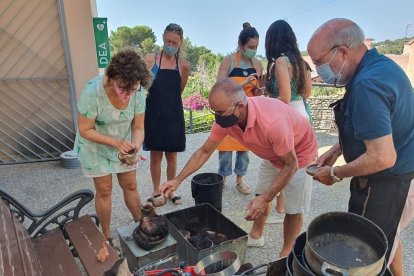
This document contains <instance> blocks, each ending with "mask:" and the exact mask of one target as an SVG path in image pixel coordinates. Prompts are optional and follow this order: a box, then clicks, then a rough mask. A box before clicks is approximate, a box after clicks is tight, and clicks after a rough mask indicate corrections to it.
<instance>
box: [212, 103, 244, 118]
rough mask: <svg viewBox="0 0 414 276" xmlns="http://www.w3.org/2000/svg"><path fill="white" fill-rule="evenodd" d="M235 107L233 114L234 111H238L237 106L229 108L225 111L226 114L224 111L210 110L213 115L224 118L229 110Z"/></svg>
mask: <svg viewBox="0 0 414 276" xmlns="http://www.w3.org/2000/svg"><path fill="white" fill-rule="evenodd" d="M233 106H234V109H233V112H232V113H234V111H236V107H237V104H232V105H231V106H230V107H229V109H227V110H226V111H224V112H222V111H214V110H211V109H210V112H211V114H213V115H214V116H224V114H226V113H227V112H229V110H230V109H232V108H233Z"/></svg>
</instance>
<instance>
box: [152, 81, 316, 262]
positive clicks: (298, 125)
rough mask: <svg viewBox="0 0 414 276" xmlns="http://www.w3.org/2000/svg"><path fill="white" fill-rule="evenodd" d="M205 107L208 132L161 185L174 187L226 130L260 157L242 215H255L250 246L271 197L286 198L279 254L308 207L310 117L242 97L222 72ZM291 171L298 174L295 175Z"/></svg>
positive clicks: (312, 142)
mask: <svg viewBox="0 0 414 276" xmlns="http://www.w3.org/2000/svg"><path fill="white" fill-rule="evenodd" d="M209 103H210V108H211V109H212V110H213V111H214V115H215V119H216V122H215V124H213V127H212V129H211V133H210V137H209V138H208V139H207V140H206V141H205V142H204V144H203V145H202V146H201V147H200V148H199V149H198V150H197V151H196V152H195V153H194V154H193V155H192V156H191V158H190V159H189V160H188V162H187V164H186V165H185V166H184V168H183V169H182V171H181V172H180V174H179V175H178V176H177V177H176V178H175V179H173V180H170V181H167V182H165V183H164V184H163V185H162V187H161V189H160V191H161V193H163V194H165V195H167V196H168V195H169V194H170V193H171V192H174V191H175V190H176V189H177V188H178V186H179V185H180V184H181V183H182V182H183V181H184V179H186V178H187V177H188V176H189V175H191V174H192V173H194V172H195V171H197V170H198V169H199V168H201V166H202V165H203V164H204V163H205V162H206V161H207V160H208V159H209V158H210V156H211V154H212V153H213V152H214V150H215V149H216V147H217V146H218V145H219V144H220V142H221V141H222V140H223V139H224V137H226V135H230V136H232V137H233V138H235V139H236V140H238V141H239V142H240V143H241V144H243V145H244V146H246V147H247V148H249V150H251V151H252V152H254V153H255V154H256V155H257V156H259V157H261V158H263V159H264V161H263V162H262V164H261V166H260V170H259V181H258V182H259V183H258V185H257V188H256V194H257V196H256V197H255V198H254V199H253V200H251V201H250V202H249V204H248V206H247V207H248V209H249V211H248V213H247V215H246V219H247V220H254V224H253V228H252V231H251V232H250V235H249V241H248V245H249V246H263V245H264V239H263V237H262V236H263V230H264V225H265V223H266V218H267V216H268V214H269V212H270V209H271V202H272V200H273V198H274V197H275V196H276V195H277V194H278V193H279V192H281V191H282V195H283V197H284V199H285V209H286V216H285V221H284V233H285V236H284V244H283V248H282V251H281V252H280V254H279V255H280V257H283V256H287V255H288V254H289V252H290V251H291V250H292V248H293V245H294V242H295V239H296V237H297V236H298V234H299V232H300V229H301V227H302V223H303V215H302V213H303V212H304V211H305V210H306V209H307V208H309V203H310V195H311V189H312V187H311V185H312V182H311V181H305V178H306V177H305V168H306V167H307V166H308V165H309V164H311V163H312V162H313V161H314V160H315V157H316V152H317V143H316V136H315V133H314V132H313V130H312V128H311V125H310V124H309V120H308V119H307V118H306V117H304V116H302V115H301V114H299V113H298V112H297V111H295V110H294V109H293V108H291V107H290V106H289V105H287V104H284V103H283V102H281V101H279V100H277V99H273V98H266V97H251V98H248V97H246V95H245V93H244V91H243V89H242V87H241V86H240V85H239V84H237V83H236V82H234V81H233V80H231V79H229V78H227V79H223V80H219V81H217V82H216V84H215V85H214V86H213V87H212V89H211V92H210V96H209ZM296 175H299V176H300V177H299V179H297V178H298V177H297V176H296Z"/></svg>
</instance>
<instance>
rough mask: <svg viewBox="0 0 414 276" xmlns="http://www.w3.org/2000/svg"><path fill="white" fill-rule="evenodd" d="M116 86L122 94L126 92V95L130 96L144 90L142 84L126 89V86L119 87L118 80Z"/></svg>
mask: <svg viewBox="0 0 414 276" xmlns="http://www.w3.org/2000/svg"><path fill="white" fill-rule="evenodd" d="M116 85H117V86H118V88H119V89H120V90H121V91H122V92H124V93H129V94H131V93H134V92H138V91H141V90H142V86H141V83H138V84H135V85H134V86H132V87H125V86H123V85H119V81H118V80H117V81H116Z"/></svg>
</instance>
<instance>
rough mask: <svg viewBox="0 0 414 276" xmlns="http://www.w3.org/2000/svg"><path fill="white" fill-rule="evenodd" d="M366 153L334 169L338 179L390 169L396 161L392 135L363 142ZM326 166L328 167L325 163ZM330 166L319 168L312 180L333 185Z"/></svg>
mask: <svg viewBox="0 0 414 276" xmlns="http://www.w3.org/2000/svg"><path fill="white" fill-rule="evenodd" d="M364 143H365V147H366V151H365V153H364V154H362V155H361V156H360V157H358V158H357V159H355V160H354V161H352V162H350V163H348V164H346V165H343V166H339V167H335V170H334V173H335V175H336V176H337V177H338V178H341V179H342V178H344V177H352V176H363V175H369V174H373V173H376V172H380V171H383V170H385V169H388V168H391V167H392V166H393V165H394V164H395V161H396V159H397V154H396V152H395V148H394V142H393V140H392V135H391V134H390V135H386V136H383V137H380V138H376V139H372V140H366V141H364ZM327 165H330V164H329V163H327ZM330 170H331V167H330V166H324V167H321V168H319V169H318V170H317V171H316V174H315V175H314V179H316V180H318V181H320V182H322V183H324V184H326V185H332V184H334V183H335V182H334V180H333V179H332V178H331V176H330Z"/></svg>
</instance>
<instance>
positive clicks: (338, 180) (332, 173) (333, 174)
mask: <svg viewBox="0 0 414 276" xmlns="http://www.w3.org/2000/svg"><path fill="white" fill-rule="evenodd" d="M335 168H336V167H331V173H330V175H331V178H332V179H333V181H335V182H341V181H342V178H339V177H337V176H336V175H335V173H334V171H335Z"/></svg>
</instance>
